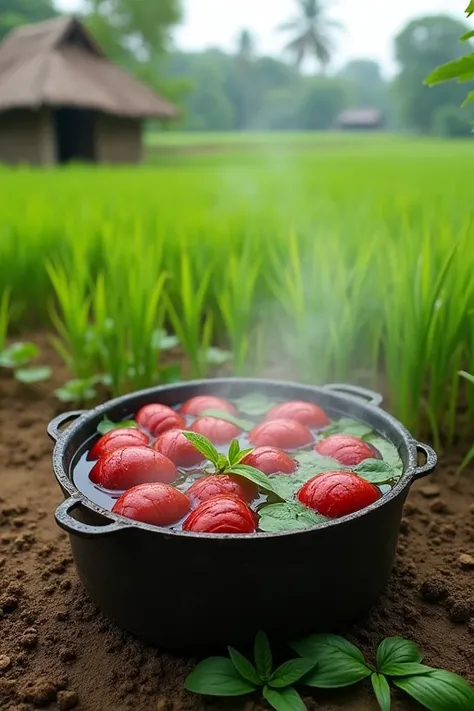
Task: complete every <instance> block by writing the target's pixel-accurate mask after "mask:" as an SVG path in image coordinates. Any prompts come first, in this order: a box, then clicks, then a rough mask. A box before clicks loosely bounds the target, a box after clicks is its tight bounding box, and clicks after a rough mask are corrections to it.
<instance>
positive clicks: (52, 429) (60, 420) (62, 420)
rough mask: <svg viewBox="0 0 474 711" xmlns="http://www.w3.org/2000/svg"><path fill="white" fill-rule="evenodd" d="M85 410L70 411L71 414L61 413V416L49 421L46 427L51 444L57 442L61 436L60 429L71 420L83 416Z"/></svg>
mask: <svg viewBox="0 0 474 711" xmlns="http://www.w3.org/2000/svg"><path fill="white" fill-rule="evenodd" d="M85 412H87V410H72V411H71V412H63V414H62V415H58V416H57V417H55V418H54V420H51V422H50V423H49V425H48V427H47V432H48V435H49V436H50V437H51V439H52V440H53V442H57V441H58V439H59V438H60V437H61V435H62V434H63V433H62V431H61V427H62V426H63V425H65V424H66V423H67V422H70V421H71V420H76V419H77V418H78V417H80V416H81V415H83V414H84V413H85Z"/></svg>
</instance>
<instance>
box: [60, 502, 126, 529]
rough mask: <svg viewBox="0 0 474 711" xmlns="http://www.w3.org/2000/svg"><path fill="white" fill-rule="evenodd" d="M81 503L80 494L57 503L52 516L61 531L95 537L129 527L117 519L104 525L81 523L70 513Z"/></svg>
mask: <svg viewBox="0 0 474 711" xmlns="http://www.w3.org/2000/svg"><path fill="white" fill-rule="evenodd" d="M82 505H83V501H82V498H81V497H80V496H71V497H70V498H68V499H66V500H65V501H63V502H62V504H59V506H58V508H57V509H56V512H55V514H54V518H55V519H56V523H57V524H58V526H59V527H60V528H62V529H63V531H66V532H67V533H70V534H73V535H75V536H80V537H81V538H95V537H97V536H109V535H111V534H112V533H117V532H118V531H123V530H125V529H127V528H129V526H128V525H127V524H126V523H119V522H118V521H111V522H110V523H109V524H107V525H106V526H91V525H89V524H88V523H82V521H78V520H77V519H75V518H73V517H72V516H71V515H70V513H71V511H72V510H73V509H75V508H77V507H78V506H82Z"/></svg>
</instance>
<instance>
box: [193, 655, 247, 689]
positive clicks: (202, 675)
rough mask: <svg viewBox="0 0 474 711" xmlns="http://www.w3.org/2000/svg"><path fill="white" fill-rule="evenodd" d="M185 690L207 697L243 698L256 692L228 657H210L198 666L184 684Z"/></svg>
mask: <svg viewBox="0 0 474 711" xmlns="http://www.w3.org/2000/svg"><path fill="white" fill-rule="evenodd" d="M184 688H185V689H186V690H187V691H192V692H193V693H195V694H206V695H207V696H243V695H244V694H250V693H251V692H252V691H255V686H254V684H251V683H250V682H249V681H247V680H246V679H243V678H242V677H241V676H240V674H239V673H238V671H237V669H236V668H235V667H234V665H233V664H232V662H231V660H230V659H227V657H210V658H209V659H205V660H204V661H203V662H201V663H200V664H198V665H197V667H196V668H195V669H193V671H192V672H191V674H190V675H189V676H188V678H187V679H186V681H185V682H184Z"/></svg>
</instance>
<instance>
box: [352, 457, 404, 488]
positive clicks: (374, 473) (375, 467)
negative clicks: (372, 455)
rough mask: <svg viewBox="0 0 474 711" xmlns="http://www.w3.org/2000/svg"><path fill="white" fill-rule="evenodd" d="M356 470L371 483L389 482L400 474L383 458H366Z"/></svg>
mask: <svg viewBox="0 0 474 711" xmlns="http://www.w3.org/2000/svg"><path fill="white" fill-rule="evenodd" d="M354 471H355V472H356V473H357V474H358V475H359V476H360V477H362V479H365V480H366V481H370V483H371V484H388V483H389V482H391V481H392V480H393V479H395V478H398V476H399V474H397V472H396V471H395V470H394V469H393V468H392V467H391V466H390V464H388V462H384V461H383V460H381V459H364V461H363V462H361V463H360V464H359V465H358V466H357V467H356V468H355V469H354Z"/></svg>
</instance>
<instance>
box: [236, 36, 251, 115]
mask: <svg viewBox="0 0 474 711" xmlns="http://www.w3.org/2000/svg"><path fill="white" fill-rule="evenodd" d="M254 60H255V42H254V38H253V35H252V33H251V32H250V31H249V30H242V32H241V33H240V35H239V38H238V42H237V54H236V57H235V62H236V67H235V69H236V72H235V80H236V81H235V87H234V89H235V100H236V116H237V122H238V125H239V128H240V129H246V128H249V125H250V119H251V114H252V106H251V103H252V95H251V75H252V68H253V62H254Z"/></svg>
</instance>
